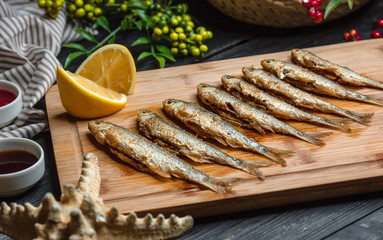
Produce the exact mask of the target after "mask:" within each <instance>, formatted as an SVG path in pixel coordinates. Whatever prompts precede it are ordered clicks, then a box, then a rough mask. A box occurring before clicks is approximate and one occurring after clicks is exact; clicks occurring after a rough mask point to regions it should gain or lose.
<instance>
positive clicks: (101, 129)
mask: <svg viewBox="0 0 383 240" xmlns="http://www.w3.org/2000/svg"><path fill="white" fill-rule="evenodd" d="M88 129H89V131H90V132H91V133H92V135H93V136H94V137H95V138H96V140H97V141H98V142H99V143H101V144H104V143H105V134H106V132H107V131H108V130H109V129H110V124H108V123H106V122H104V121H101V120H93V121H90V122H89V123H88Z"/></svg>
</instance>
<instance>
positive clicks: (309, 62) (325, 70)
mask: <svg viewBox="0 0 383 240" xmlns="http://www.w3.org/2000/svg"><path fill="white" fill-rule="evenodd" d="M291 56H292V59H293V61H294V62H295V63H296V64H299V65H300V66H302V67H304V68H308V69H310V70H311V71H313V72H316V73H318V74H319V75H322V76H324V77H326V78H328V79H331V80H336V81H338V82H339V83H346V84H350V85H353V86H367V87H373V88H380V89H383V82H379V81H375V80H373V79H370V78H368V77H365V76H363V75H361V74H359V73H356V72H354V71H352V70H351V69H349V68H347V67H342V66H340V65H338V64H335V63H332V62H330V61H328V60H325V59H323V58H320V57H318V56H317V55H315V54H313V53H311V52H309V51H307V50H303V49H293V50H291Z"/></svg>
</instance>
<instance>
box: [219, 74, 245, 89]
mask: <svg viewBox="0 0 383 240" xmlns="http://www.w3.org/2000/svg"><path fill="white" fill-rule="evenodd" d="M221 81H222V85H223V87H224V88H225V89H226V90H229V91H230V90H231V89H236V90H238V88H239V87H240V84H241V80H240V79H239V78H236V77H232V76H229V75H223V76H222V78H221Z"/></svg>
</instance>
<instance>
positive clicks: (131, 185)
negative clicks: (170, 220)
mask: <svg viewBox="0 0 383 240" xmlns="http://www.w3.org/2000/svg"><path fill="white" fill-rule="evenodd" d="M309 50H311V51H312V52H314V53H316V54H318V55H319V56H321V57H323V58H326V59H328V60H331V61H333V62H335V63H338V64H340V65H344V66H348V67H350V68H351V69H353V70H355V71H357V72H359V73H362V74H365V75H366V76H368V77H371V78H372V79H376V80H380V81H383V68H382V63H383V40H365V41H360V42H350V43H342V44H336V45H330V46H322V47H316V48H311V49H309ZM266 58H275V59H280V60H287V61H290V52H279V53H272V54H266V55H259V56H250V57H244V58H236V59H229V60H224V61H217V62H207V63H201V64H192V65H187V66H180V67H172V68H166V69H159V70H150V71H143V72H138V73H137V85H136V89H135V93H134V94H133V95H131V96H128V103H127V104H126V106H125V107H124V109H122V110H121V111H119V112H118V113H116V114H114V115H111V116H108V117H105V118H102V119H103V120H105V121H110V122H113V123H115V124H119V125H121V126H124V127H127V128H129V129H131V130H133V131H135V132H137V130H136V114H137V111H138V110H139V109H142V108H146V109H150V110H152V111H154V112H156V113H158V114H160V115H162V116H165V115H164V113H163V112H162V105H161V103H162V101H163V100H164V99H167V98H178V99H182V100H186V101H192V102H197V97H196V87H197V84H198V83H201V82H205V83H209V84H212V85H215V86H220V85H221V84H220V78H221V76H222V75H223V74H241V69H242V67H243V66H250V65H255V66H256V67H260V61H261V60H263V59H266ZM352 89H354V90H358V91H359V92H362V93H365V94H382V93H383V91H382V90H376V89H368V88H352ZM321 98H323V99H325V100H328V101H329V102H331V103H333V104H336V105H338V106H340V107H343V108H346V109H349V110H352V111H356V112H364V113H370V112H375V115H374V117H373V118H372V123H371V124H370V125H369V126H364V125H361V124H358V123H354V122H353V123H351V125H350V127H351V128H352V132H351V133H344V132H340V131H336V130H333V129H328V128H323V127H319V126H316V125H311V124H307V123H301V122H293V121H288V123H289V124H291V125H293V126H294V127H296V128H298V129H300V130H303V131H312V132H317V131H332V132H333V134H332V135H331V136H329V137H326V138H324V141H325V142H326V144H327V145H326V146H324V147H318V146H314V145H312V144H309V143H306V142H303V141H301V140H298V139H296V138H294V137H290V136H285V135H280V134H271V133H269V134H267V135H264V136H262V135H259V134H257V133H255V132H253V131H251V130H245V129H241V131H242V132H243V133H245V134H247V135H248V136H250V137H253V138H255V139H256V140H257V141H259V142H260V143H261V144H264V145H266V146H270V147H277V148H281V149H288V150H292V151H295V155H294V156H293V157H290V158H287V163H288V165H287V167H281V166H280V165H275V166H272V167H268V168H262V171H263V172H264V174H265V175H266V180H265V181H260V180H258V179H257V178H256V177H254V176H252V175H249V174H247V173H245V172H242V171H239V170H236V169H233V168H230V167H226V166H221V165H218V164H195V163H191V162H190V161H189V162H190V163H191V164H192V165H193V166H195V167H196V168H198V169H199V170H201V171H204V172H206V173H208V174H211V175H214V176H220V177H223V176H226V177H241V178H243V179H244V180H243V181H241V182H238V183H236V184H234V186H233V189H232V191H231V192H229V193H226V194H221V195H220V194H217V193H215V192H213V191H211V190H208V189H205V188H203V187H200V186H198V185H195V184H193V183H187V182H184V181H182V180H178V179H164V178H161V177H159V176H152V175H148V174H145V173H141V172H138V171H136V170H133V169H132V168H131V167H129V165H127V164H125V163H122V162H121V161H119V160H118V159H116V158H115V157H114V156H113V155H112V154H111V153H110V152H109V151H108V150H107V149H106V148H105V147H103V146H101V145H99V144H98V143H97V142H96V141H95V140H94V139H93V137H92V136H91V135H90V134H89V132H88V129H87V123H88V120H80V119H76V118H73V117H71V116H69V115H68V114H67V113H66V112H65V111H64V109H63V107H62V105H61V102H60V97H59V93H58V89H57V86H53V87H52V88H51V89H50V90H49V92H48V94H47V96H46V105H47V111H48V118H49V124H50V131H51V135H52V141H53V148H54V153H55V158H56V164H57V171H58V175H59V179H60V183H61V184H64V183H77V180H78V177H79V175H80V168H81V161H82V159H83V155H84V154H85V153H87V152H93V153H95V154H96V156H97V157H98V158H99V162H100V167H101V179H102V183H101V197H102V198H103V199H104V202H105V204H106V205H108V206H117V207H118V208H119V209H120V211H121V212H123V213H127V212H130V211H135V212H138V213H146V212H151V213H159V212H162V213H165V214H167V213H177V214H179V215H183V214H191V215H193V216H195V217H201V216H207V215H216V214H222V213H229V212H236V211H243V210H249V209H255V208H264V207H270V206H276V205H285V204H291V203H297V202H303V201H311V200H318V199H323V198H330V197H337V196H346V195H351V194H358V193H365V192H371V191H378V190H382V189H383V181H382V180H383V107H379V106H374V105H371V104H364V103H358V102H352V101H347V100H337V99H333V98H325V97H321ZM319 115H322V116H324V115H323V114H319ZM165 119H167V120H169V121H170V119H169V117H167V116H165ZM209 142H210V143H212V144H214V145H215V146H217V147H219V148H220V149H222V150H223V151H225V152H227V153H228V154H230V155H232V156H234V157H237V158H241V159H247V160H264V159H265V158H263V157H261V156H260V155H257V154H252V153H249V152H245V151H242V150H236V149H233V148H230V147H224V146H222V145H219V144H218V143H217V142H214V141H209Z"/></svg>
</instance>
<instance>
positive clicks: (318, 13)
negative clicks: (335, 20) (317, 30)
mask: <svg viewBox="0 0 383 240" xmlns="http://www.w3.org/2000/svg"><path fill="white" fill-rule="evenodd" d="M323 17H324V15H323V13H322V12H319V11H318V12H317V15H316V18H320V19H322V20H323Z"/></svg>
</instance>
